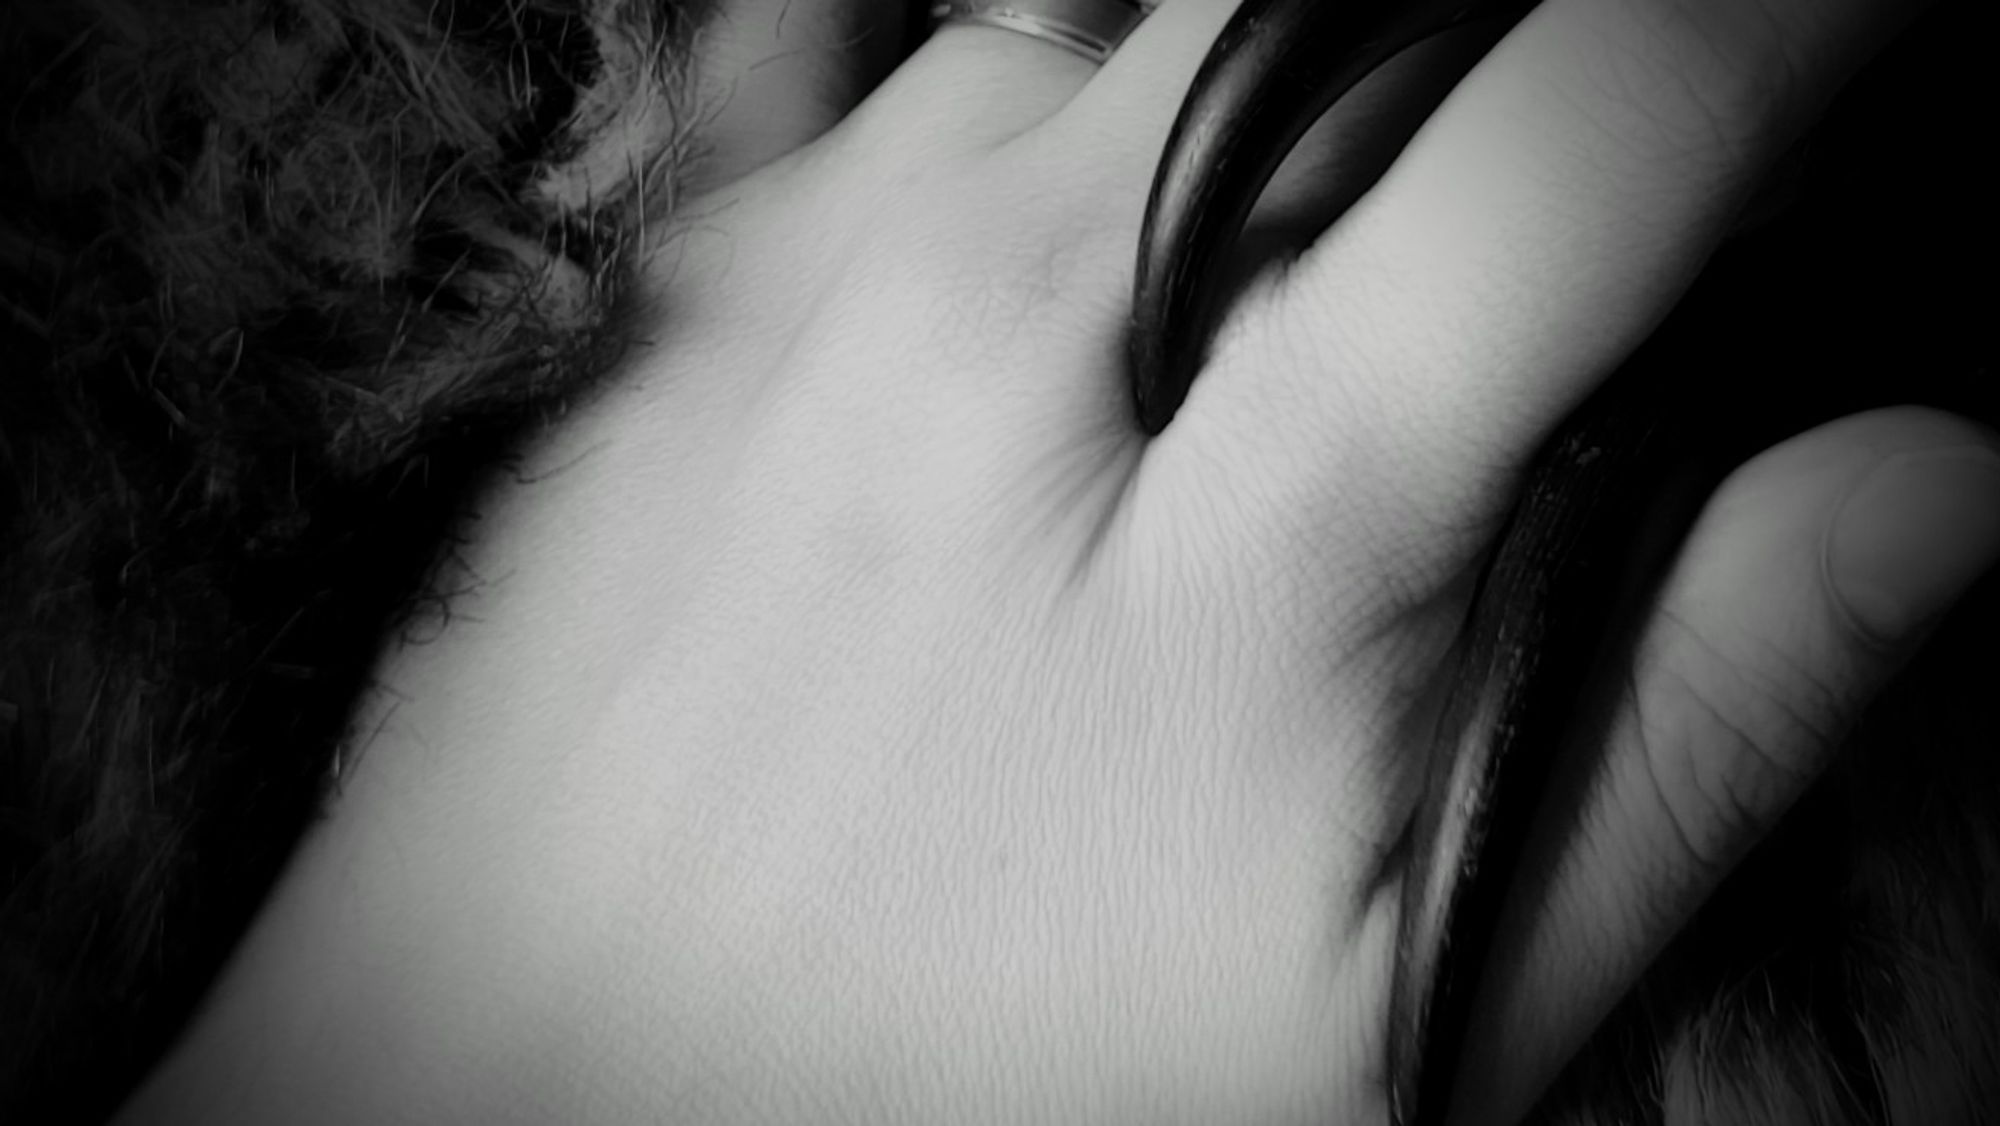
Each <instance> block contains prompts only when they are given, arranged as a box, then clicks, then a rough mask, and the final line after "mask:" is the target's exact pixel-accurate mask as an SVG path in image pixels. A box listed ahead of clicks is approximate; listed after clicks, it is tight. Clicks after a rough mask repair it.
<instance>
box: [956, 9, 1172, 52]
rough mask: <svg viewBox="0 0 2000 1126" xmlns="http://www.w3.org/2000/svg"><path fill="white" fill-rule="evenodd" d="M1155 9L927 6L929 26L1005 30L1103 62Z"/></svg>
mask: <svg viewBox="0 0 2000 1126" xmlns="http://www.w3.org/2000/svg"><path fill="white" fill-rule="evenodd" d="M1157 4H1158V0H937V3H934V4H932V5H931V26H932V27H939V26H942V25H944V24H947V23H977V24H985V25H986V26H988V27H1004V28H1006V29H1007V30H1008V31H1018V32H1020V33H1021V34H1023V35H1029V36H1033V37H1034V38H1036V39H1041V40H1044V41H1046V42H1049V43H1054V44H1057V45H1059V46H1063V47H1067V48H1069V49H1070V50H1072V51H1075V52H1076V53H1077V54H1079V55H1082V56H1083V57H1084V58H1086V59H1089V60H1090V61H1091V62H1094V63H1101V62H1103V61H1104V60H1105V59H1107V58H1110V57H1111V52H1112V51H1113V50H1115V49H1116V48H1117V46H1118V44H1119V43H1120V42H1122V41H1123V40H1124V38H1125V37H1126V36H1127V35H1129V34H1131V31H1132V29H1133V28H1135V27H1138V26H1139V21H1141V20H1143V19H1145V18H1146V14H1147V13H1148V12H1151V11H1152V10H1153V8H1154V7H1155V6H1156V5H1157Z"/></svg>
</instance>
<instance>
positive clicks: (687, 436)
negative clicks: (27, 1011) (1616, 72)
mask: <svg viewBox="0 0 2000 1126" xmlns="http://www.w3.org/2000/svg"><path fill="white" fill-rule="evenodd" d="M646 143H652V142H651V141H648V142H646ZM633 167H634V166H633V164H632V162H629V161H628V162H626V164H625V166H624V173H625V174H626V175H627V176H629V175H631V174H632V171H633ZM822 218H824V219H825V220H826V222H824V223H822V224H821V225H822V226H827V227H832V226H838V225H840V224H838V223H835V222H834V221H833V220H834V219H836V218H839V217H838V216H824V217H822ZM523 245H527V244H523ZM674 323H675V322H674V321H673V319H672V318H671V317H669V319H668V324H669V325H670V326H671V325H673V324H674ZM240 342H241V338H240V337H239V343H240ZM244 366H245V369H246V372H247V371H250V370H254V369H255V368H256V367H257V364H256V363H255V362H254V358H253V361H252V362H246V363H245V365H244ZM718 366H720V365H718ZM718 382H719V381H718ZM176 396H177V397H176V398H175V400H174V402H175V405H176V409H177V410H181V411H183V412H186V411H187V410H188V409H189V403H188V402H187V400H186V399H185V398H181V397H178V392H176ZM682 401H683V402H686V401H688V400H687V399H686V398H685V397H684V398H683V400H682ZM1515 409H1519V408H1515ZM703 429H704V425H702V424H698V423H696V422H691V421H685V420H684V424H683V425H681V426H680V427H679V428H678V429H677V430H666V431H663V432H662V435H661V436H660V437H659V438H657V439H656V441H655V443H654V444H655V445H659V446H667V445H672V446H676V447H678V446H680V445H681V444H683V443H686V442H691V441H693V440H694V438H695V437H696V436H697V435H698V434H699V433H700V432H701V431H702V430H703ZM10 437H11V432H10ZM42 449H43V447H41V446H35V447H33V448H32V450H31V453H33V455H34V461H33V464H34V465H36V466H38V467H39V466H40V465H41V464H42V461H41V454H42ZM1003 456H1006V455H1003ZM634 464H637V463H636V462H635V463H634ZM652 464H654V465H655V466H656V467H657V465H658V464H660V463H659V462H654V463H652ZM578 468H579V469H587V468H588V464H587V463H585V464H584V465H582V466H579V467H578ZM37 471H38V472H39V469H38V470H37ZM61 471H62V467H61V466H57V465H53V464H52V465H51V467H50V474H51V475H54V474H58V473H60V472H61ZM659 476H663V477H671V476H673V474H672V473H671V472H662V473H660V474H659ZM1130 480H1131V479H1130V478H1128V479H1127V482H1126V485H1127V487H1129V486H1130ZM559 481H560V479H559V478H557V479H550V480H548V481H546V482H544V484H547V485H556V484H559ZM35 487H36V488H40V487H42V486H41V485H40V484H37V485H36V486H35ZM50 487H52V488H53V487H54V486H50ZM1207 499H1208V500H1209V501H1210V502H1211V503H1213V502H1216V501H1217V500H1218V498H1215V497H1209V498H1207ZM1189 515H1190V519H1191V520H1198V519H1199V518H1200V517H1201V513H1200V512H1199V511H1193V510H1190V511H1189ZM1132 526H1133V525H1132V524H1130V523H1124V524H1120V525H1118V526H1117V527H1115V528H1114V529H1113V530H1112V531H1111V532H1110V533H1108V534H1107V535H1106V536H1105V537H1104V538H1103V540H1102V541H1101V542H1103V543H1105V544H1107V545H1109V550H1106V551H1105V552H1104V553H1103V556H1116V555H1119V554H1120V553H1121V552H1123V553H1128V554H1129V553H1130V552H1131V551H1133V550H1135V545H1134V544H1131V543H1121V542H1120V536H1129V532H1128V531H1125V530H1124V529H1130V528H1131V527H1132ZM86 538H87V537H86ZM1136 546H1138V547H1143V545H1136ZM139 570H143V566H135V571H134V573H136V572H137V571H139ZM1117 570H1118V568H1117V567H1116V566H1114V565H1113V563H1110V562H1105V561H1104V558H1103V557H1099V558H1098V560H1097V565H1094V566H1092V567H1091V568H1090V569H1089V571H1088V574H1089V575H1091V576H1096V578H1095V579H1094V580H1093V581H1097V582H1099V583H1102V582H1104V581H1106V580H1105V579H1104V578H1103V576H1105V575H1107V574H1111V573H1115V572H1116V571H1117ZM505 577H506V576H501V578H505ZM662 581H664V580H662ZM1135 585H1144V584H1135ZM1159 585H1162V586H1165V585H1170V584H1169V583H1168V582H1165V581H1163V582H1161V583H1160V584H1159ZM478 593H479V592H476V591H473V592H467V593H465V594H463V595H461V596H460V597H462V598H464V599H465V600H466V601H467V602H468V603H469V602H471V601H474V600H476V597H477V596H478ZM1134 600H1135V601H1137V599H1136V597H1135V599H1134ZM477 618H478V615H477V614H470V615H467V616H466V618H465V619H464V620H466V621H476V620H477ZM1120 624H1121V625H1122V626H1126V627H1131V626H1133V625H1134V623H1131V622H1121V623H1120ZM1289 624H1294V625H1296V623H1289ZM1298 628H1301V629H1302V628H1304V627H1303V626H1299V627H1298ZM1232 635H1233V634H1232ZM1199 640H1200V639H1195V641H1194V642H1193V643H1191V644H1198V643H1199ZM1237 663H1238V665H1239V666H1240V665H1241V664H1243V663H1244V661H1243V660H1242V659H1239V660H1238V662H1237ZM49 675H50V676H52V677H53V676H54V675H56V670H55V668H54V667H53V666H51V668H50V670H49ZM1299 675H1300V676H1303V675H1304V673H1303V671H1301V672H1300V674H1299ZM106 690H107V691H108V692H110V693H111V694H112V696H113V697H115V696H116V693H117V686H116V684H115V683H114V684H109V685H108V687H107V689H106ZM1093 706H1094V707H1100V708H1101V707H1102V705H1101V704H1098V705H1093ZM1093 714H1094V713H1093ZM1110 737H1112V736H1110V735H1107V736H1106V738H1110ZM146 749H147V751H148V753H149V754H151V753H152V751H153V748H152V747H150V746H149V747H148V748H146ZM149 763H150V760H149ZM162 765H165V764H162ZM159 773H160V775H161V777H162V778H165V777H166V776H167V775H168V774H170V770H161V771H160V772H159ZM164 784H165V783H162V785H164ZM1301 800H1302V801H1303V800H1304V799H1301ZM402 848H403V850H404V851H405V852H408V853H410V854H411V858H412V859H415V858H416V856H417V854H418V853H419V852H420V851H421V849H419V848H417V847H416V846H414V845H404V846H402ZM165 925H171V921H169V922H168V924H165ZM1329 941H1331V939H1329ZM644 949H645V948H644V947H635V948H634V950H635V952H643V951H644ZM811 972H812V971H811V969H804V970H801V971H800V973H801V974H802V975H805V974H809V973H811ZM607 994H608V995H611V996H615V995H616V994H615V993H614V992H613V991H609V990H607ZM579 1007H580V1006H579ZM888 1023H889V1024H891V1025H892V1026H894V1025H896V1024H897V1022H895V1021H890V1022H888ZM106 1027H109V1026H108V1025H107V1026H106ZM651 1035H653V1034H651V1033H648V1032H646V1031H645V1030H644V1029H640V1030H639V1031H638V1032H637V1033H635V1036H636V1038H638V1039H639V1040H641V1041H642V1042H644V1041H646V1040H648V1039H649V1038H650V1036H651ZM386 1043H387V1041H386V1039H385V1040H384V1041H383V1044H384V1046H385V1050H386ZM411 1062H412V1066H416V1061H411ZM652 1063H653V1061H649V1060H641V1059H634V1060H632V1061H631V1066H629V1067H628V1068H626V1070H625V1074H636V1075H643V1074H647V1073H648V1072H649V1070H650V1068H651V1064H652ZM1006 1078H1007V1079H1008V1080H1009V1081H1011V1082H1013V1083H1015V1084H1018V1083H1019V1082H1021V1081H1023V1079H1024V1078H1025V1077H1023V1076H1018V1075H1017V1076H1011V1077H1006ZM574 1082H579V1083H581V1082H583V1079H582V1078H579V1079H577V1080H574ZM997 1082H998V1081H997V1080H996V1083H997ZM599 1097H600V1098H610V1097H611V1096H610V1095H608V1094H603V1095H600V1096H599ZM772 1097H773V1098H775V1099H780V1100H782V1099H791V1100H793V1101H795V1102H798V1101H802V1100H804V1099H806V1097H807V1096H806V1094H805V1093H804V1092H803V1091H785V1092H782V1093H781V1094H779V1095H774V1096H772ZM624 1105H625V1106H626V1107H627V1108H628V1109H636V1108H638V1107H639V1106H640V1105H641V1103H640V1102H639V1101H637V1100H636V1099H635V1100H634V1101H630V1102H626V1103H625V1104H624ZM781 1105H782V1103H781V1102H773V1103H770V1104H768V1105H766V1106H764V1107H762V1108H761V1109H762V1110H763V1111H765V1112H768V1113H767V1114H766V1116H767V1117H768V1116H770V1115H771V1114H775V1113H777V1111H778V1109H779V1108H780V1106H781ZM423 1109H435V1110H437V1111H438V1112H439V1113H444V1112H446V1111H447V1110H448V1109H449V1108H446V1107H442V1106H439V1107H435V1108H423ZM669 1109H671V1107H670V1108H669ZM812 1109H813V1110H815V1111H819V1112H821V1113H820V1114H819V1115H809V1116H808V1118H809V1119H811V1120H823V1119H824V1118H825V1117H829V1116H831V1114H832V1109H833V1108H832V1107H831V1106H830V1105H819V1106H814V1107H812ZM898 1109H899V1110H900V1111H901V1112H903V1113H909V1114H914V1113H915V1109H914V1108H898Z"/></svg>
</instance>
